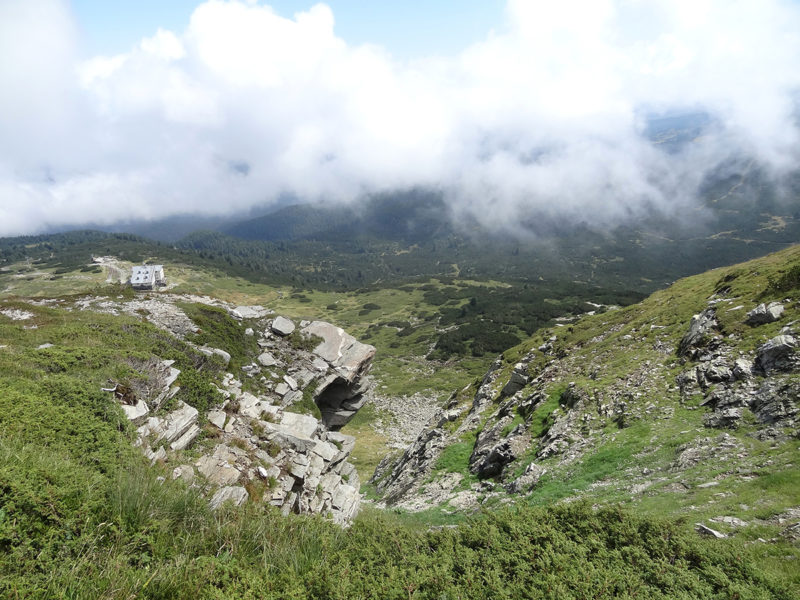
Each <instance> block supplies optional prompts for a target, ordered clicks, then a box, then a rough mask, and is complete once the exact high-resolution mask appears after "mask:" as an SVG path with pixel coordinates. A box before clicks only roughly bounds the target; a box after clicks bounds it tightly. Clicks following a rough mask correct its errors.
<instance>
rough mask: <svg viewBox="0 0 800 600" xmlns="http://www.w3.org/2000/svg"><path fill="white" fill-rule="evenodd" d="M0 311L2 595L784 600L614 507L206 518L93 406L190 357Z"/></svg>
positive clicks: (100, 324)
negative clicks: (399, 516) (447, 518)
mask: <svg viewBox="0 0 800 600" xmlns="http://www.w3.org/2000/svg"><path fill="white" fill-rule="evenodd" d="M230 285H232V286H233V287H234V289H235V288H237V287H238V285H237V284H230ZM236 293H237V294H238V293H240V292H236ZM236 297H237V298H241V299H242V300H243V301H244V300H246V299H248V298H250V297H251V296H250V295H249V293H248V294H242V295H241V296H236ZM295 300H297V299H295ZM384 302H387V304H388V301H387V300H386V299H384ZM0 304H2V306H3V308H25V309H26V310H30V311H32V312H34V317H33V319H30V320H27V321H19V322H13V321H10V320H9V319H7V318H6V317H2V316H0V340H2V344H0V345H3V346H5V347H4V348H0V386H2V390H1V391H0V549H2V552H0V595H4V596H7V597H12V598H13V597H34V598H39V597H40V598H51V597H70V598H96V597H105V598H130V597H141V598H248V597H249V598H256V597H258V598H304V597H317V598H352V597H364V598H409V597H410V598H442V597H461V598H485V597H487V596H492V597H509V598H510V597H531V598H567V597H590V596H591V597H599V598H603V597H605V598H612V597H637V598H715V597H733V596H736V595H738V596H739V597H741V598H791V597H793V595H792V591H791V590H788V591H787V589H786V584H785V580H784V581H782V580H780V579H775V578H774V576H773V575H771V574H763V573H760V572H759V571H758V570H757V569H756V568H754V567H753V563H752V557H753V553H754V550H753V549H752V548H746V547H744V546H743V545H742V544H741V543H739V542H737V541H732V542H730V543H728V542H726V543H722V544H719V543H709V542H707V541H704V540H700V539H698V538H697V537H696V535H695V534H693V533H692V532H689V531H687V530H686V529H685V528H683V527H681V526H676V525H674V524H672V523H669V522H665V521H662V520H659V519H653V518H650V517H640V516H635V515H634V514H632V513H629V512H626V511H620V510H617V509H610V510H602V511H599V512H595V511H593V510H592V509H591V508H590V507H588V506H586V505H576V506H567V507H561V508H555V509H546V510H544V509H519V510H511V511H500V512H498V513H496V514H493V515H486V516H483V517H479V518H477V519H476V520H468V521H467V522H465V523H463V524H462V525H460V526H459V527H458V528H456V529H454V530H450V529H443V530H434V531H427V530H426V529H425V528H422V529H419V528H411V527H409V526H407V525H405V524H403V523H402V522H398V521H397V520H396V519H394V518H393V517H392V516H391V515H387V514H384V513H377V512H373V511H367V512H366V513H365V514H364V515H362V517H360V518H359V519H358V520H357V521H356V523H355V524H354V526H353V527H352V528H351V529H350V530H348V531H342V530H340V529H338V528H336V527H334V526H332V525H331V524H329V523H326V522H324V521H322V520H320V519H313V518H299V517H291V518H288V519H283V518H280V517H278V516H277V515H276V514H275V513H274V512H270V511H264V510H263V508H262V507H258V506H254V505H250V506H246V507H244V508H242V509H239V510H231V511H223V512H221V513H216V514H215V513H211V512H210V511H209V510H208V508H207V505H206V504H205V502H204V501H203V500H202V499H201V498H199V497H198V496H197V495H196V494H195V492H194V491H193V490H191V489H185V488H184V487H183V486H182V485H181V484H180V483H175V482H171V481H169V477H168V478H167V479H168V481H166V482H164V483H159V482H158V481H157V479H156V476H157V475H159V474H160V472H159V468H158V467H155V468H153V469H150V468H148V467H146V466H145V465H144V464H143V460H142V459H141V457H139V456H138V454H137V453H136V452H135V451H134V450H133V449H132V448H131V446H130V442H131V440H132V436H131V435H130V433H129V431H128V430H127V427H126V423H125V422H124V420H123V419H122V418H121V414H120V412H119V410H118V409H116V407H115V406H114V404H113V403H112V402H111V401H110V399H109V398H108V396H107V395H105V394H103V393H101V392H99V387H100V385H102V384H104V383H105V382H106V380H107V379H108V378H114V379H122V378H125V377H129V378H130V377H135V376H136V370H135V368H133V367H132V366H131V365H132V361H133V364H135V360H136V359H140V358H144V357H149V356H151V355H152V354H155V355H157V356H159V357H161V358H174V359H176V360H177V361H178V364H179V366H180V367H181V368H182V369H186V370H189V369H190V365H192V364H194V361H195V359H196V358H197V357H195V356H194V355H193V353H192V352H191V351H190V350H189V349H188V348H186V347H185V346H183V345H182V344H180V343H176V342H175V341H174V340H172V339H171V338H169V337H168V336H166V334H164V333H163V332H161V331H159V330H157V329H155V328H154V327H152V326H150V325H148V324H146V323H144V322H142V321H140V320H137V319H135V318H130V317H113V316H109V315H99V314H95V313H91V312H71V311H66V310H64V309H60V308H48V307H33V308H31V306H30V305H28V304H21V303H18V302H15V301H13V300H3V301H0ZM302 304H306V303H302ZM298 308H299V306H298ZM287 312H289V311H288V309H287ZM309 316H310V315H309ZM31 325H36V327H37V328H36V329H30V328H26V327H30V326H31ZM43 343H52V344H55V346H54V347H53V348H49V349H44V350H40V349H37V348H38V346H39V345H40V344H43ZM195 366H196V365H195ZM795 591H797V590H796V589H795Z"/></svg>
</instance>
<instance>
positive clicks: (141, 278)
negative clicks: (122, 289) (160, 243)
mask: <svg viewBox="0 0 800 600" xmlns="http://www.w3.org/2000/svg"><path fill="white" fill-rule="evenodd" d="M131 285H132V286H133V289H135V290H152V289H154V288H155V287H156V286H162V285H167V278H166V277H165V276H164V265H140V266H138V267H133V269H132V270H131Z"/></svg>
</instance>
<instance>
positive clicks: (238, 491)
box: [209, 486, 247, 510]
mask: <svg viewBox="0 0 800 600" xmlns="http://www.w3.org/2000/svg"><path fill="white" fill-rule="evenodd" d="M245 500H247V490H246V489H244V488H243V487H241V486H226V487H222V488H220V489H218V490H217V492H216V493H215V494H214V495H213V496H212V497H211V501H210V502H209V504H210V505H211V508H212V509H214V510H216V509H218V508H219V507H220V506H222V505H223V504H224V503H225V502H233V505H234V506H239V505H240V504H243V503H244V502H245Z"/></svg>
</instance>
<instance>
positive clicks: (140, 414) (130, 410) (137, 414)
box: [121, 400, 150, 425]
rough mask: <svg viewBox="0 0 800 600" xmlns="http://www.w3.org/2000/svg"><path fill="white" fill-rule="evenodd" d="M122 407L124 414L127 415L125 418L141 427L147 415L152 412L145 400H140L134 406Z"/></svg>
mask: <svg viewBox="0 0 800 600" xmlns="http://www.w3.org/2000/svg"><path fill="white" fill-rule="evenodd" d="M121 406H122V412H124V413H125V416H126V417H127V418H128V420H129V421H131V422H132V423H133V424H134V425H139V424H140V423H141V422H142V421H143V420H144V418H145V417H146V416H147V413H148V412H150V409H149V408H147V403H146V402H145V401H144V400H139V401H138V402H136V404H134V405H130V404H122V405H121Z"/></svg>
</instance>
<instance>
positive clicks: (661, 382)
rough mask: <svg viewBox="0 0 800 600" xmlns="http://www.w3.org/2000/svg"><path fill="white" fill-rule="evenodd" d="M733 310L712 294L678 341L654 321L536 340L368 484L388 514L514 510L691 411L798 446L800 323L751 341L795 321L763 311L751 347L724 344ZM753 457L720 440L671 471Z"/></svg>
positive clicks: (688, 454)
mask: <svg viewBox="0 0 800 600" xmlns="http://www.w3.org/2000/svg"><path fill="white" fill-rule="evenodd" d="M733 301H734V299H732V298H726V297H723V296H720V295H718V294H713V295H712V296H711V297H710V298H709V299H708V300H707V305H706V306H705V308H703V309H702V310H700V311H699V312H698V313H697V314H695V315H694V316H692V317H691V320H690V321H689V322H687V323H686V324H685V325H684V326H683V327H682V328H679V327H673V328H672V330H671V331H670V328H669V327H667V326H666V325H661V324H659V323H657V322H654V321H653V320H649V321H647V320H646V321H645V322H646V325H647V326H646V327H639V328H637V327H631V326H625V325H624V324H617V325H613V326H609V327H608V328H607V329H606V330H603V331H600V332H599V333H597V332H595V333H594V334H593V336H588V337H587V336H579V339H580V341H579V342H578V343H577V344H575V345H573V346H571V347H570V346H568V345H567V343H566V342H565V341H564V339H563V338H562V337H560V336H557V335H552V331H545V332H542V333H541V334H540V338H539V339H536V340H532V344H531V346H532V347H534V348H536V349H535V350H534V349H531V350H529V351H528V352H527V353H525V354H523V355H522V356H521V357H519V358H517V359H516V361H515V362H514V363H513V364H507V363H505V362H504V361H503V360H502V359H498V360H497V361H496V362H495V363H494V364H493V365H492V367H491V368H490V370H489V372H488V373H487V374H486V376H485V377H484V379H483V381H481V382H480V384H479V385H477V386H476V387H475V388H474V393H473V395H472V396H471V398H470V397H469V395H468V394H469V392H468V390H467V389H465V390H462V391H461V392H459V393H457V394H454V395H453V396H452V397H451V399H450V401H449V402H448V403H447V404H446V405H445V406H444V407H442V408H441V409H440V411H439V412H438V413H437V414H436V415H435V416H434V417H433V418H432V419H431V420H430V422H429V423H428V424H427V426H426V427H425V428H424V429H423V430H422V432H421V433H420V434H419V436H418V437H417V439H416V440H415V441H414V442H413V443H412V444H411V445H410V446H409V447H408V448H407V449H406V450H405V452H403V453H402V455H400V456H397V455H390V456H389V457H387V458H385V459H384V460H383V461H382V462H381V464H380V465H379V466H378V468H377V469H376V471H375V474H374V476H373V477H372V479H371V480H370V481H371V483H373V484H374V485H375V487H376V489H377V490H378V492H380V493H381V494H382V501H383V502H384V503H385V504H386V505H390V506H399V507H403V508H406V509H410V510H419V509H427V508H430V506H431V504H441V503H449V504H450V505H451V506H453V507H455V506H459V507H464V506H472V507H476V506H479V505H480V503H482V502H488V501H490V500H491V499H492V498H494V499H495V500H497V501H501V502H502V501H503V498H507V497H506V495H507V494H512V495H513V494H522V493H528V492H530V491H531V490H532V489H535V488H536V486H537V485H539V484H540V480H541V479H542V477H543V476H544V475H545V474H546V473H550V474H551V475H550V476H551V477H552V476H554V474H558V476H561V477H564V478H567V479H568V478H569V477H570V476H571V475H570V474H571V473H572V472H573V470H575V469H580V468H581V467H580V463H581V461H582V460H585V459H586V458H587V457H591V456H592V455H593V452H595V451H596V450H597V449H598V448H601V447H613V443H614V440H615V438H616V433H615V432H616V431H620V430H623V429H626V428H629V427H631V426H633V425H634V424H637V423H644V422H646V423H648V425H647V427H648V429H647V430H649V431H658V429H659V428H660V425H659V423H660V422H663V423H665V424H666V423H669V422H670V421H671V420H672V418H673V416H674V414H675V412H676V410H677V407H679V406H680V407H681V408H682V409H683V410H684V411H688V412H690V411H694V410H697V411H700V412H699V413H697V417H696V419H697V421H698V425H700V426H701V428H700V429H698V431H702V425H705V427H707V428H711V429H713V428H721V429H736V428H738V427H740V426H742V424H743V423H747V426H748V431H750V432H751V433H750V435H752V436H753V437H754V438H756V439H759V440H760V439H765V440H766V439H768V440H773V441H780V440H790V439H793V438H794V437H796V436H797V435H798V434H797V427H798V424H800V381H799V380H798V373H800V356H799V355H800V351H799V350H798V338H797V336H796V334H795V332H794V330H793V329H792V323H789V324H788V325H787V326H786V327H784V328H783V329H782V330H781V333H780V334H779V335H777V336H776V335H774V329H772V330H769V331H773V333H772V334H771V337H770V336H769V335H764V336H763V337H760V338H759V337H758V335H756V336H755V337H753V335H752V334H753V333H756V334H757V332H758V331H759V330H758V328H759V327H764V326H769V325H770V324H771V323H774V322H775V321H776V320H777V319H779V318H780V317H781V316H782V315H784V313H785V309H784V305H783V304H780V305H779V304H778V303H771V304H764V305H760V306H758V307H756V308H755V309H753V310H751V311H750V312H749V313H747V314H748V316H747V317H745V316H744V315H741V316H740V317H739V320H738V327H740V328H741V327H742V326H744V325H747V326H748V329H742V330H743V331H747V332H748V337H747V338H745V339H746V340H747V341H743V340H742V339H741V338H739V337H738V336H734V335H726V334H725V327H724V326H723V322H724V323H725V324H726V325H727V326H729V327H732V326H731V325H730V323H731V319H732V317H731V316H729V315H736V311H738V310H741V308H743V306H741V305H740V306H733V307H730V305H732V304H733ZM726 305H728V306H726ZM723 311H724V315H725V317H724V321H723V320H721V317H720V316H719V315H720V314H723ZM739 314H741V313H739ZM602 319H603V316H602V315H599V316H598V318H597V319H595V322H596V321H597V320H600V321H602ZM579 323H580V322H578V323H576V324H575V328H576V329H577V327H578V325H579ZM766 330H767V329H765V331H766ZM556 331H558V329H556ZM564 338H567V336H564ZM567 339H568V338H567ZM540 340H541V341H543V343H539V341H540ZM753 340H756V341H753ZM676 342H677V343H676ZM619 356H625V357H627V360H624V361H622V360H619V358H618V357H619ZM634 357H636V358H634ZM676 370H679V373H678V375H677V377H675V375H674V373H675V371H676ZM572 378H575V379H576V380H579V381H573V380H572ZM690 431H692V430H691V429H689V430H687V431H683V432H681V433H684V434H688V433H689V432H690ZM655 439H657V436H655V437H653V440H655ZM662 443H667V441H666V440H662ZM604 445H606V446H604ZM608 445H610V446H608ZM645 453H647V450H645V451H643V454H645ZM465 456H469V458H468V460H465V459H464V458H463V457H465ZM747 456H748V450H747V448H746V447H745V446H743V445H742V444H740V443H739V442H737V440H736V439H735V438H734V437H733V436H731V435H729V434H727V433H720V434H719V436H718V437H717V438H707V439H705V441H703V440H698V442H697V443H696V444H692V443H689V444H685V445H682V446H680V447H679V448H678V449H677V457H676V458H675V460H674V461H673V462H672V463H669V464H662V466H661V467H660V468H661V469H662V472H667V473H685V472H686V471H687V470H690V469H697V467H698V465H703V464H704V462H707V461H709V460H714V461H718V462H720V463H726V464H733V463H735V462H736V461H741V460H742V459H743V458H746V457H747ZM626 472H627V473H629V474H630V477H629V478H628V479H629V481H625V482H623V483H619V482H617V483H616V485H618V486H619V485H622V486H626V485H627V486H629V487H628V488H627V489H629V490H630V493H631V494H634V495H635V494H640V493H642V492H643V490H646V489H647V488H648V487H649V486H650V485H652V481H648V480H646V479H645V477H646V476H647V474H648V473H649V470H648V469H644V470H640V471H639V472H637V471H636V470H635V468H634V469H628V471H626ZM643 473H644V475H643ZM470 477H472V478H473V479H472V481H473V483H470V484H469V485H467V484H466V483H465V482H466V481H469V480H470V479H469V478H470ZM661 477H662V480H666V479H668V478H667V477H665V476H663V475H662V476H661ZM475 478H477V482H476V481H475ZM597 485H600V483H599V482H598V484H597ZM700 485H716V484H715V483H714V482H710V483H707V482H706V483H702V484H698V486H700ZM673 488H674V489H675V490H680V489H684V490H685V489H689V488H688V487H687V486H686V485H685V484H684V483H683V482H673V483H671V484H670V487H669V489H673Z"/></svg>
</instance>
